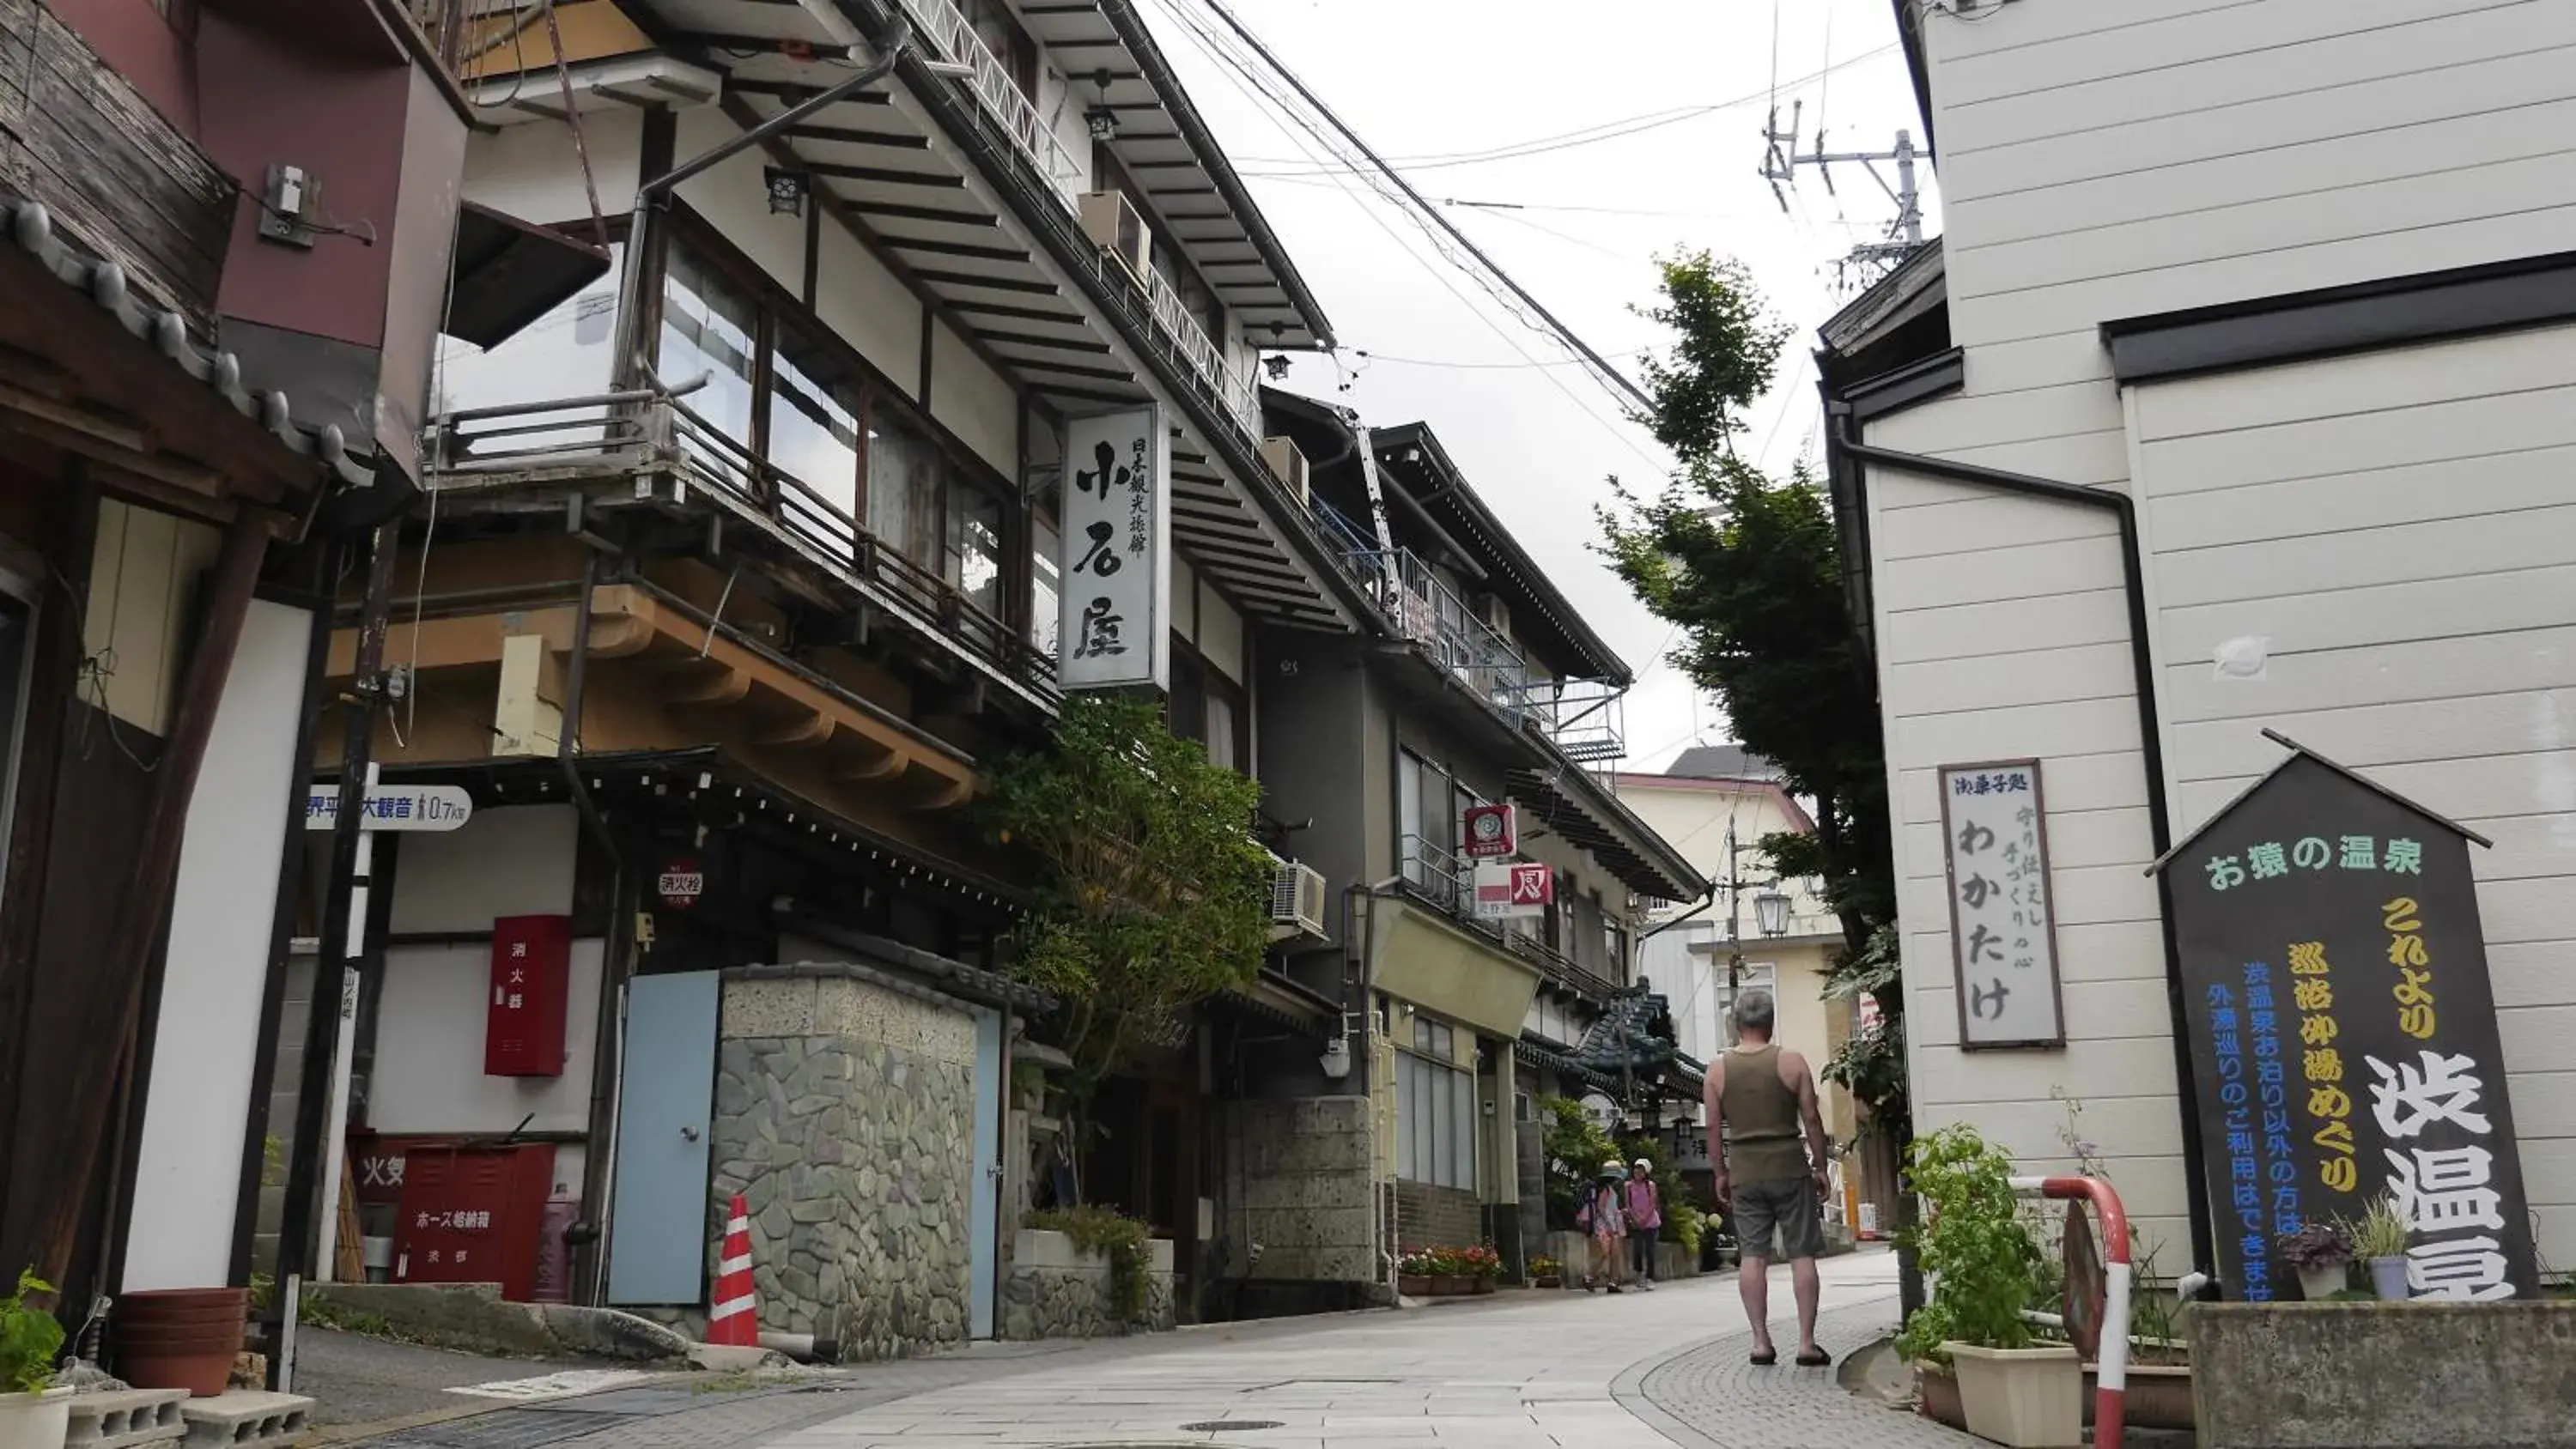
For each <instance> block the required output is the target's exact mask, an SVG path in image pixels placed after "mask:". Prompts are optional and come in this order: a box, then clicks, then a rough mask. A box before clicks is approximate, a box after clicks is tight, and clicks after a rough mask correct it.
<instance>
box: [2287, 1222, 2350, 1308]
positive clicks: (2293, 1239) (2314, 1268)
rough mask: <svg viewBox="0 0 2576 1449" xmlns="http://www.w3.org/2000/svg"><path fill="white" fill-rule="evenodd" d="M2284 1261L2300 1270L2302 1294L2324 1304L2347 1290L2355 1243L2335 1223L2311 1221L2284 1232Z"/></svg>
mask: <svg viewBox="0 0 2576 1449" xmlns="http://www.w3.org/2000/svg"><path fill="white" fill-rule="evenodd" d="M2281 1261H2282V1262H2285V1263H2287V1264H2289V1265H2290V1266H2291V1267H2292V1268H2295V1269H2297V1270H2298V1274H2299V1293H2300V1296H2302V1297H2304V1298H2306V1299H2307V1300H2308V1301H2309V1302H2310V1303H2323V1302H2325V1301H2326V1300H2327V1299H2329V1298H2331V1297H2333V1296H2334V1295H2335V1294H2337V1293H2339V1292H2341V1291H2343V1285H2344V1276H2345V1269H2346V1268H2347V1266H2349V1265H2350V1264H2351V1262H2352V1243H2351V1241H2350V1240H2349V1239H2347V1238H2346V1237H2345V1236H2344V1234H2343V1230H2342V1229H2341V1228H2339V1227H2336V1226H2335V1225H2334V1224H2332V1223H2310V1224H2308V1225H2307V1226H2306V1227H2304V1228H2301V1229H2299V1230H2298V1231H2297V1232H2295V1233H2283V1234H2282V1235H2281Z"/></svg>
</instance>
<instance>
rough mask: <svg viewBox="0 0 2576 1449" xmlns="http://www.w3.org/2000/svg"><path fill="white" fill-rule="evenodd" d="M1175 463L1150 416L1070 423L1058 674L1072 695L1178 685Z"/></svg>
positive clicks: (1144, 411) (1158, 422)
mask: <svg viewBox="0 0 2576 1449" xmlns="http://www.w3.org/2000/svg"><path fill="white" fill-rule="evenodd" d="M1171 457H1172V445H1171V434H1170V432H1169V431H1168V430H1166V429H1165V428H1164V426H1163V417H1162V414H1161V413H1160V412H1158V411H1156V410H1155V409H1153V408H1150V407H1148V408H1138V409H1136V410H1135V411H1132V412H1123V413H1104V414H1101V415H1099V416H1097V417H1087V418H1075V419H1073V420H1072V421H1070V422H1068V423H1066V424H1065V429H1064V501H1063V504H1062V508H1063V524H1064V553H1063V558H1062V561H1061V565H1060V566H1061V568H1062V570H1063V573H1062V583H1061V586H1060V588H1059V596H1060V598H1061V600H1062V611H1063V612H1062V614H1061V616H1060V618H1061V627H1060V629H1059V630H1058V632H1057V635H1056V649H1057V658H1056V674H1057V677H1058V678H1059V679H1060V680H1061V681H1062V683H1063V685H1064V687H1065V688H1067V689H1117V688H1123V687H1126V686H1129V685H1138V684H1150V685H1152V686H1153V687H1155V688H1156V689H1162V688H1165V687H1166V686H1167V684H1168V681H1169V680H1170V678H1171V659H1172V646H1171V625H1170V622H1169V621H1170V618H1171V613H1172V607H1171V605H1172V540H1171V531H1172V485H1171Z"/></svg>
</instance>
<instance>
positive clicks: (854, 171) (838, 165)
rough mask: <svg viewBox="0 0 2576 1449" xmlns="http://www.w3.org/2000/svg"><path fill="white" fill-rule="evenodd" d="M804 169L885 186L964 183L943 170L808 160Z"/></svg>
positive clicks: (954, 186) (948, 187) (953, 187)
mask: <svg viewBox="0 0 2576 1449" xmlns="http://www.w3.org/2000/svg"><path fill="white" fill-rule="evenodd" d="M805 169H806V170H808V171H811V172H813V173H814V174H815V175H817V176H833V177H838V178H840V179H841V180H843V181H875V182H881V183H883V184H885V185H887V186H927V187H934V188H937V189H940V190H949V191H953V190H956V189H958V188H960V187H963V186H964V185H965V184H966V178H965V177H963V176H953V175H949V174H947V173H945V172H939V171H904V170H899V169H896V168H893V167H886V166H850V165H846V164H844V163H842V162H839V161H808V162H806V163H805ZM870 209H871V210H874V209H875V208H873V207H871V208H870Z"/></svg>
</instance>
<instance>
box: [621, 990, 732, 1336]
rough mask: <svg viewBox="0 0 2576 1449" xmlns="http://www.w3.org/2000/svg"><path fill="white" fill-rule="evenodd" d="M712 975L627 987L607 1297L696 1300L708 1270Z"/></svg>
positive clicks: (631, 1300) (713, 1067) (677, 1301)
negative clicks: (708, 1128)
mask: <svg viewBox="0 0 2576 1449" xmlns="http://www.w3.org/2000/svg"><path fill="white" fill-rule="evenodd" d="M716 1001H717V980H716V973H715V972H713V971H687V972H679V973H675V974H673V975H668V976H638V977H636V978H635V979H634V980H632V981H630V982H628V983H627V986H626V1049H625V1051H624V1053H623V1054H622V1055H621V1056H620V1057H619V1063H620V1070H619V1073H618V1084H617V1092H618V1105H617V1168H616V1177H615V1180H614V1182H613V1184H612V1185H613V1188H614V1195H613V1196H611V1198H610V1199H609V1209H608V1301H609V1302H611V1303H614V1304H692V1305H693V1304H696V1303H699V1302H701V1301H703V1299H704V1295H705V1289H706V1268H707V1190H708V1189H707V1183H708V1180H709V1179H708V1173H707V1152H708V1143H707V1124H708V1117H709V1116H710V1114H711V1110H712V1100H713V1098H714V1096H715V1080H716Z"/></svg>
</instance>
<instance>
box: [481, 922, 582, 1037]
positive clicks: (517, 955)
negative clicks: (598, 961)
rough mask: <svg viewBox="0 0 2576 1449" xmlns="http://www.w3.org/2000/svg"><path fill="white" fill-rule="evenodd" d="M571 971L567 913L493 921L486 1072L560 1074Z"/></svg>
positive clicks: (570, 934) (484, 1033)
mask: <svg viewBox="0 0 2576 1449" xmlns="http://www.w3.org/2000/svg"><path fill="white" fill-rule="evenodd" d="M571 975H572V918H571V917H570V916H502V917H500V918H498V919H496V920H494V921H493V922H492V993H491V995H490V996H489V997H487V998H486V999H485V1002H484V1009H485V1020H484V1028H483V1074H484V1075H485V1076H490V1077H560V1076H562V1075H563V1069H564V999H565V997H566V996H567V995H569V994H570V978H571Z"/></svg>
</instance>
